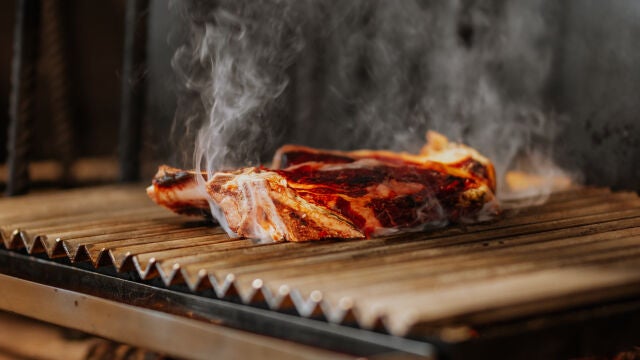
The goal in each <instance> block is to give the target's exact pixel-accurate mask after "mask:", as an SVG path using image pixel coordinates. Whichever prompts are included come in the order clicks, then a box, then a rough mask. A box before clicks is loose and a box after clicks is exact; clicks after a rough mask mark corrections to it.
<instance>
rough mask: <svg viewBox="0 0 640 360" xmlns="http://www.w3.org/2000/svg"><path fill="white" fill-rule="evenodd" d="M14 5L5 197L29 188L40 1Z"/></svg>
mask: <svg viewBox="0 0 640 360" xmlns="http://www.w3.org/2000/svg"><path fill="white" fill-rule="evenodd" d="M17 5H18V6H17V11H16V25H15V32H14V36H13V60H12V68H11V98H10V101H9V118H10V123H9V133H8V137H9V139H8V141H7V144H8V147H7V165H8V169H9V176H8V180H7V188H6V194H7V195H8V196H13V195H20V194H24V193H26V192H27V190H28V188H29V148H30V145H31V141H32V139H31V132H32V131H33V117H34V99H35V76H36V74H35V71H36V63H37V61H36V60H37V49H38V33H39V25H40V1H39V0H19V1H18V4H17Z"/></svg>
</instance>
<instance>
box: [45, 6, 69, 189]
mask: <svg viewBox="0 0 640 360" xmlns="http://www.w3.org/2000/svg"><path fill="white" fill-rule="evenodd" d="M62 5H63V4H62V3H61V1H60V0H46V1H44V2H43V4H42V28H43V31H42V45H43V47H42V52H43V53H42V59H43V61H44V62H45V67H46V72H45V73H44V77H45V82H46V85H47V87H48V89H47V90H48V94H49V99H50V109H51V112H50V113H51V124H52V128H53V134H52V135H53V139H52V141H53V143H54V144H55V151H56V154H55V155H56V157H57V159H58V161H60V163H61V164H62V169H63V173H62V179H61V182H62V183H63V184H64V185H70V184H71V164H72V161H73V155H74V145H75V144H74V143H75V141H74V139H75V132H74V126H73V118H72V113H71V108H72V107H71V99H70V96H69V92H70V90H69V86H70V84H69V71H68V57H67V54H68V47H67V32H66V31H65V30H66V29H65V28H64V22H63V14H62Z"/></svg>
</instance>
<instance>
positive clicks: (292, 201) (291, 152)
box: [147, 133, 498, 241]
mask: <svg viewBox="0 0 640 360" xmlns="http://www.w3.org/2000/svg"><path fill="white" fill-rule="evenodd" d="M440 137H442V136H441V135H439V134H435V133H431V134H430V135H429V140H430V141H431V143H432V144H431V145H427V146H425V148H424V149H423V151H422V152H421V154H419V155H412V154H406V153H393V152H388V151H370V150H361V151H353V152H339V151H324V150H316V149H311V148H306V147H300V146H293V145H287V146H284V147H282V148H281V149H280V150H278V152H277V153H276V155H275V158H274V166H273V167H274V168H272V169H269V168H264V167H249V168H243V169H239V170H235V171H229V172H217V173H214V174H213V175H212V176H211V178H210V179H207V176H206V175H204V174H203V177H202V178H201V179H202V181H201V182H202V183H203V184H204V186H203V187H204V189H202V186H199V185H198V182H197V181H196V173H194V172H190V171H183V170H179V169H174V168H170V167H166V166H163V167H161V168H160V170H159V172H158V174H157V176H156V178H155V179H154V181H153V185H152V186H150V187H149V188H148V189H147V192H148V193H149V196H150V197H151V198H152V199H153V200H154V201H156V202H157V203H159V204H160V205H163V206H166V207H168V208H169V209H171V210H173V211H176V212H179V213H203V212H206V211H207V210H208V209H209V204H210V203H211V204H212V205H213V209H214V212H215V213H218V218H219V220H221V223H222V224H223V225H224V226H225V227H226V228H227V229H228V231H229V232H230V233H231V235H234V236H243V237H249V238H259V239H269V240H275V241H284V240H286V241H308V240H318V239H326V238H365V237H371V236H380V235H387V234H391V233H394V232H398V231H402V230H409V229H424V228H426V227H439V226H443V225H445V224H447V223H450V222H454V223H455V222H473V221H479V220H484V219H487V218H490V217H492V216H493V215H495V214H496V213H497V212H498V204H497V200H496V199H495V196H494V189H495V175H494V174H495V173H494V170H493V166H492V165H491V163H490V162H489V161H488V160H487V159H486V158H484V157H482V156H481V155H480V154H478V153H477V152H476V151H475V150H473V149H471V148H468V147H466V146H464V145H459V144H455V143H449V142H448V141H447V140H446V138H444V137H442V138H440ZM433 142H436V143H437V144H435V145H434V144H433ZM436 160H440V161H436ZM205 182H206V183H205Z"/></svg>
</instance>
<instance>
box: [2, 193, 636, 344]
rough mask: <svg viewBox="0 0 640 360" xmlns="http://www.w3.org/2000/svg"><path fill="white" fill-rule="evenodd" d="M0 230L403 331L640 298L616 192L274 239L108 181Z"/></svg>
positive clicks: (8, 207)
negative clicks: (350, 233) (474, 219)
mask: <svg viewBox="0 0 640 360" xmlns="http://www.w3.org/2000/svg"><path fill="white" fill-rule="evenodd" d="M522 203H523V202H522V201H521V204H522ZM524 203H526V201H524ZM0 230H1V231H0V234H1V236H2V240H3V244H4V246H5V247H8V248H10V249H13V248H16V249H18V248H22V247H26V248H27V251H29V252H30V253H34V252H41V251H46V253H47V255H49V256H50V257H59V256H68V257H69V258H70V259H71V260H72V261H89V260H90V261H91V262H92V263H93V265H94V266H101V265H105V264H111V265H113V266H115V268H116V269H117V270H119V271H124V270H130V269H132V268H135V269H137V271H138V274H139V275H140V277H141V278H143V279H148V278H152V277H154V276H158V275H160V276H162V279H163V280H164V281H165V283H167V284H172V283H175V282H179V281H186V282H187V284H188V285H189V287H190V288H192V289H194V290H196V289H201V288H206V287H212V288H213V289H214V290H215V292H216V294H217V295H218V296H221V297H225V296H236V295H239V296H240V298H241V299H243V301H246V302H251V301H257V300H260V301H266V302H267V303H268V305H269V306H271V307H272V308H279V307H285V306H295V307H296V309H297V310H298V312H299V313H300V314H302V315H305V316H307V315H309V316H310V315H314V314H318V311H321V312H323V314H324V316H325V318H327V319H328V320H330V321H338V322H339V321H343V320H344V319H345V317H347V318H349V319H354V318H355V319H356V320H357V321H358V323H359V324H360V325H361V326H364V327H376V326H378V324H380V323H383V324H384V325H385V326H386V327H387V329H388V330H389V331H390V332H392V333H394V334H398V335H404V334H407V333H410V332H414V333H418V332H420V331H432V330H433V329H434V327H437V326H446V325H451V324H472V325H473V324H482V323H490V322H495V321H505V320H506V319H511V318H518V317H523V316H528V315H531V314H536V313H540V312H544V311H552V310H553V311H558V310H561V309H565V308H567V309H568V308H570V307H572V306H581V305H585V304H589V303H594V302H598V301H605V300H609V299H615V298H616V297H621V296H631V295H634V296H635V295H640V199H638V196H637V195H636V194H633V193H612V192H610V191H609V190H608V189H597V188H584V189H576V190H571V191H566V192H562V193H558V194H553V195H552V196H551V197H550V198H549V199H548V201H547V202H546V203H545V204H543V205H536V206H529V207H525V208H512V209H509V210H506V211H505V212H504V216H503V217H502V218H501V219H499V220H496V221H494V222H491V223H484V224H474V225H467V226H454V227H449V228H446V229H440V230H436V231H431V232H416V233H407V234H402V235H397V236H392V237H388V238H377V239H370V240H345V241H321V242H313V243H271V244H264V243H258V242H254V241H252V240H248V239H231V238H229V237H228V236H227V235H226V234H225V233H224V232H223V231H222V230H221V229H220V228H219V227H216V226H214V225H212V224H209V223H205V222H204V221H202V220H199V219H197V218H188V217H182V216H178V215H174V214H171V213H169V212H168V211H166V210H164V209H162V208H159V207H157V206H155V205H154V204H153V203H152V202H151V201H149V200H148V199H147V198H146V195H145V193H144V189H143V188H141V187H135V186H133V187H131V186H121V187H119V186H110V187H101V188H93V189H80V190H72V191H65V192H55V193H49V194H42V195H30V196H26V197H22V198H12V199H0Z"/></svg>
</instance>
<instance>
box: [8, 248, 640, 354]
mask: <svg viewBox="0 0 640 360" xmlns="http://www.w3.org/2000/svg"><path fill="white" fill-rule="evenodd" d="M43 257H44V255H41V256H40V257H35V256H29V255H26V254H24V253H18V252H15V251H9V250H5V249H0V274H5V275H9V276H12V277H15V278H19V279H23V280H27V281H31V282H36V283H39V284H44V285H49V286H53V287H56V288H60V289H65V290H70V291H74V292H78V293H80V294H87V295H92V296H97V297H100V298H104V299H107V300H113V301H116V302H118V303H121V304H127V305H131V306H133V307H139V308H144V309H151V310H155V311H161V312H165V313H170V314H174V315H178V316H182V317H187V318H190V319H197V320H201V321H203V322H205V323H207V324H209V326H214V327H215V326H225V327H230V328H234V329H240V330H246V331H249V332H252V333H258V334H263V335H268V336H270V337H276V338H280V339H285V340H291V341H295V342H298V343H302V344H306V345H312V346H314V347H319V348H323V349H328V350H333V351H338V352H343V353H347V354H350V355H355V356H366V357H377V356H383V357H385V356H401V357H419V358H423V357H425V358H438V359H440V358H442V359H458V358H460V359H463V358H469V357H473V358H496V357H505V356H508V357H512V358H522V359H537V358H563V357H564V358H570V357H576V356H587V355H593V354H611V353H614V352H616V351H621V350H625V349H626V348H628V347H629V346H630V345H631V344H634V342H635V341H637V337H636V336H635V334H638V333H640V300H639V299H634V298H628V299H618V300H617V301H615V302H611V303H606V304H599V305H597V306H592V307H583V308H576V309H574V310H573V311H569V312H562V313H551V314H545V315H544V316H537V317H532V318H527V319H519V320H518V321H514V322H510V323H501V324H494V325H493V326H491V327H488V328H485V329H483V331H482V332H481V333H480V334H479V335H478V336H477V337H476V338H474V339H471V340H467V341H462V342H454V341H452V342H443V341H440V340H436V339H407V338H401V337H396V336H391V335H387V334H383V333H376V332H372V331H367V330H362V329H356V328H351V327H347V326H344V325H336V324H330V323H327V322H324V321H322V320H319V319H308V318H302V317H298V316H295V315H291V314H286V313H280V312H275V311H270V310H266V309H261V308H256V307H253V306H248V305H242V304H238V303H234V302H229V301H224V300H218V299H214V298H211V297H208V296H207V293H206V292H205V293H202V292H201V293H198V294H193V293H190V292H189V290H188V289H185V288H181V287H179V286H173V287H172V288H170V289H167V288H162V287H160V286H156V284H155V283H156V281H147V282H146V283H144V282H136V281H133V280H135V278H136V275H135V273H134V272H130V273H117V272H115V271H114V270H113V269H112V268H109V267H102V268H99V269H93V268H92V267H91V266H90V265H89V264H86V263H85V264H82V263H80V264H73V265H72V264H70V263H69V262H68V260H64V259H59V260H58V261H52V260H46V259H44V258H43ZM23 315H26V316H29V315H30V314H29V313H25V314H23ZM75 321H78V322H80V321H82V319H76V320H75ZM541 344H553V346H548V347H545V346H540V345H541ZM238 351H240V352H241V351H242V349H238Z"/></svg>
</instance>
